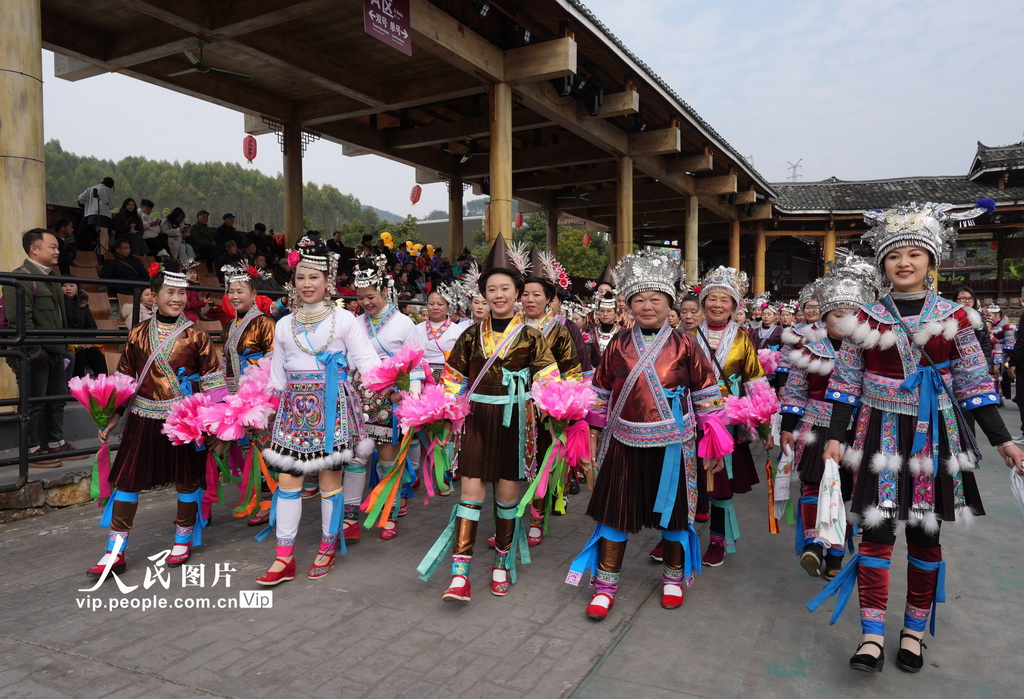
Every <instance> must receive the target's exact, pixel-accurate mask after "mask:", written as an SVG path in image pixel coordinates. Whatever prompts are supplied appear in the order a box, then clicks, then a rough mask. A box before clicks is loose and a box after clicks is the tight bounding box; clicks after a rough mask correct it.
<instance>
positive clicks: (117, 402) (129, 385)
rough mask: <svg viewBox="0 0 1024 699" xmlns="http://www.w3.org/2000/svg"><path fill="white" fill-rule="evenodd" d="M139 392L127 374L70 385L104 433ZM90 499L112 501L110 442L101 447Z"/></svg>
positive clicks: (81, 379) (74, 381) (85, 379)
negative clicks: (122, 407) (118, 413)
mask: <svg viewBox="0 0 1024 699" xmlns="http://www.w3.org/2000/svg"><path fill="white" fill-rule="evenodd" d="M137 388H138V384H136V383H135V381H134V380H133V379H132V378H131V377H128V376H125V375H124V374H114V375H113V376H108V375H107V374H100V375H99V376H95V377H93V378H89V377H87V376H85V377H79V376H76V377H75V378H73V379H71V381H69V382H68V391H69V392H70V393H71V395H72V396H74V397H75V400H77V401H78V402H79V403H81V404H82V405H84V406H85V407H86V409H87V410H88V411H89V414H90V415H91V416H92V419H93V421H95V422H96V426H97V427H99V428H100V429H101V430H102V429H104V428H106V426H107V425H109V424H110V418H111V416H113V414H114V411H115V410H117V409H118V408H120V407H121V406H122V405H125V404H126V403H127V402H128V401H129V400H131V397H132V396H133V395H135V391H136V389H137ZM89 496H90V497H93V498H108V497H110V445H109V444H107V443H106V442H104V443H103V444H101V445H100V448H99V451H97V452H96V459H95V460H94V461H93V465H92V482H91V483H90V485H89Z"/></svg>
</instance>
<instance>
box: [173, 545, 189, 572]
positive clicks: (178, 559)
mask: <svg viewBox="0 0 1024 699" xmlns="http://www.w3.org/2000/svg"><path fill="white" fill-rule="evenodd" d="M175 546H184V547H185V552H184V553H179V554H178V555H174V554H173V553H172V554H171V555H169V556H168V557H167V567H168V568H180V567H181V565H182V564H183V563H188V559H190V558H192V544H175Z"/></svg>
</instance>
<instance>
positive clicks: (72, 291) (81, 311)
mask: <svg viewBox="0 0 1024 699" xmlns="http://www.w3.org/2000/svg"><path fill="white" fill-rule="evenodd" d="M60 288H61V291H62V292H63V293H64V312H65V315H66V316H67V319H68V329H69V330H95V329H96V320H95V319H94V318H93V317H92V311H90V310H89V294H87V293H85V292H84V291H82V290H81V289H79V288H78V284H76V283H74V282H65V283H64V284H61V285H60ZM71 339H75V338H71ZM68 351H70V352H71V353H73V355H74V359H73V360H72V362H71V365H70V366H69V367H68V369H70V370H71V371H70V372H69V373H70V375H71V376H85V375H86V373H88V372H92V375H93V376H99V375H100V374H106V373H107V362H106V360H105V359H104V358H103V346H102V345H90V344H71V345H68Z"/></svg>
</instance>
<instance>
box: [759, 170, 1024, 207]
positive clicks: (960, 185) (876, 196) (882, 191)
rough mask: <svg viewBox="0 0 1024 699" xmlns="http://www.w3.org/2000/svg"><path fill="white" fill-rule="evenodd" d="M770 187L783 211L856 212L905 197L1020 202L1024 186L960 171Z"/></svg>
mask: <svg viewBox="0 0 1024 699" xmlns="http://www.w3.org/2000/svg"><path fill="white" fill-rule="evenodd" d="M772 188H773V189H774V190H775V191H776V192H778V197H777V198H776V199H775V201H774V204H775V208H776V209H778V210H779V211H782V212H784V213H860V212H863V211H865V210H867V209H884V208H888V207H891V206H895V205H897V204H901V203H904V202H907V201H919V202H926V201H934V202H947V203H949V204H953V205H954V206H955V207H957V208H961V207H970V206H973V205H974V202H975V201H976V200H978V199H980V198H982V197H989V198H991V199H993V200H995V202H996V205H997V206H998V205H1007V204H1017V205H1022V204H1024V187H1007V188H1006V189H997V188H996V187H990V186H988V185H984V184H980V183H978V182H972V181H971V180H968V179H966V178H965V177H963V176H962V175H950V176H945V177H904V178H899V179H892V180H860V181H854V182H848V181H844V180H840V179H838V178H836V177H830V178H828V179H827V180H822V181H820V182H776V183H774V184H772Z"/></svg>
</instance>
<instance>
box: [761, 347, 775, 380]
mask: <svg viewBox="0 0 1024 699" xmlns="http://www.w3.org/2000/svg"><path fill="white" fill-rule="evenodd" d="M757 359H758V361H760V362H761V367H762V368H763V369H764V373H765V375H766V376H767V375H770V374H774V373H775V370H776V369H778V368H779V353H778V352H776V351H775V350H770V349H762V350H758V351H757Z"/></svg>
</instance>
